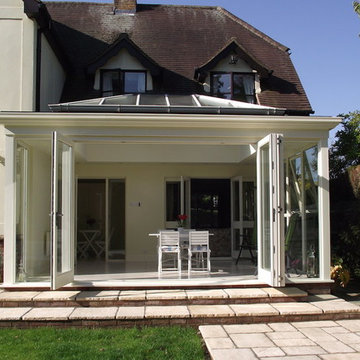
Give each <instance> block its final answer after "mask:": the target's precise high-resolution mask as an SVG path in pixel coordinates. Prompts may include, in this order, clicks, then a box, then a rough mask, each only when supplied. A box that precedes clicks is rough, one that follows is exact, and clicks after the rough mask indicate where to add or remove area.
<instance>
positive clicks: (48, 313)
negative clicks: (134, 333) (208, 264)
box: [0, 295, 360, 328]
mask: <svg viewBox="0 0 360 360" xmlns="http://www.w3.org/2000/svg"><path fill="white" fill-rule="evenodd" d="M340 319H360V307H359V306H357V305H354V304H351V303H349V302H346V301H345V300H343V299H340V298H337V297H335V296H333V295H318V296H309V297H308V301H306V302H294V301H289V302H282V303H279V302H270V303H256V304H234V303H230V304H219V305H172V306H154V305H139V306H103V307H84V306H51V307H31V306H20V307H0V327H20V328H26V327H39V326H60V327H129V326H155V325H156V326H169V325H186V326H199V325H212V324H222V325H224V324H253V323H269V322H271V323H277V322H298V321H320V320H321V321H322V320H340Z"/></svg>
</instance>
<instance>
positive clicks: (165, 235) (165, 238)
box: [158, 231, 181, 278]
mask: <svg viewBox="0 0 360 360" xmlns="http://www.w3.org/2000/svg"><path fill="white" fill-rule="evenodd" d="M159 234H160V235H159V247H158V276H159V278H160V277H161V275H162V274H163V273H164V272H165V271H177V272H178V273H179V278H181V248H180V233H179V232H178V231H160V233H159ZM164 254H173V255H174V259H173V264H174V265H173V267H164V266H163V265H164V264H163V262H164Z"/></svg>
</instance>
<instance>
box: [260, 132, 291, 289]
mask: <svg viewBox="0 0 360 360" xmlns="http://www.w3.org/2000/svg"><path fill="white" fill-rule="evenodd" d="M282 147H283V141H282V136H281V135H279V134H270V135H268V136H266V137H265V138H263V139H262V140H260V141H259V142H258V149H257V158H256V166H257V237H258V278H259V280H261V281H263V282H265V283H267V284H269V285H271V286H275V287H278V286H284V285H285V277H284V271H285V258H284V170H283V150H282Z"/></svg>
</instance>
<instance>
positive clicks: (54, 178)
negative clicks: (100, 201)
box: [50, 131, 75, 290]
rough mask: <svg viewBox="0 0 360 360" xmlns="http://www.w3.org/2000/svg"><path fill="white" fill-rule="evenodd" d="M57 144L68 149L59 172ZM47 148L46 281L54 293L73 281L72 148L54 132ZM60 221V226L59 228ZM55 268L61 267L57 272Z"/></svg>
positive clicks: (70, 144) (73, 184) (67, 141)
mask: <svg viewBox="0 0 360 360" xmlns="http://www.w3.org/2000/svg"><path fill="white" fill-rule="evenodd" d="M59 143H63V144H65V145H66V146H68V148H69V154H68V156H67V157H66V158H65V159H64V160H65V161H63V162H62V166H61V169H60V168H59V155H60V156H61V154H62V153H61V152H60V153H59V151H58V150H59V149H58V144H59ZM51 147H52V154H51V226H50V239H51V242H50V243H51V253H50V262H51V266H50V282H51V289H52V290H56V289H58V288H60V287H62V286H64V285H66V284H68V283H70V282H72V281H73V280H74V220H75V217H74V204H75V202H74V199H75V196H74V193H75V191H74V189H75V182H74V146H73V144H72V143H71V141H70V140H68V139H67V138H65V137H64V136H62V135H60V134H59V133H58V132H57V131H54V132H53V134H52V144H51ZM59 170H61V184H60V185H61V204H62V208H61V213H60V211H59V210H60V209H59V200H60V199H59V197H58V195H59V183H58V176H59ZM60 219H61V226H59V224H60ZM59 245H60V247H59ZM60 248H61V252H60V255H59V250H60ZM59 261H60V262H61V264H60V263H59ZM59 265H60V266H59ZM63 267H64V269H63ZM59 268H61V270H60V271H59Z"/></svg>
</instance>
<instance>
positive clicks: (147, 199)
mask: <svg viewBox="0 0 360 360" xmlns="http://www.w3.org/2000/svg"><path fill="white" fill-rule="evenodd" d="M236 175H242V176H243V177H244V179H245V180H246V179H248V180H250V179H255V167H254V166H239V165H206V164H193V165H189V164H178V165H174V164H94V163H92V164H89V163H79V164H77V165H76V176H77V177H78V178H96V177H98V178H114V179H125V197H126V199H125V204H126V205H125V214H126V219H125V223H126V229H125V237H126V246H125V247H126V259H127V260H130V261H146V260H156V256H157V255H156V245H157V243H156V238H153V237H149V236H148V234H149V233H153V232H156V231H157V230H159V229H163V228H164V227H165V179H166V178H180V177H181V176H187V177H191V178H207V179H212V178H230V177H233V176H236Z"/></svg>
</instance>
